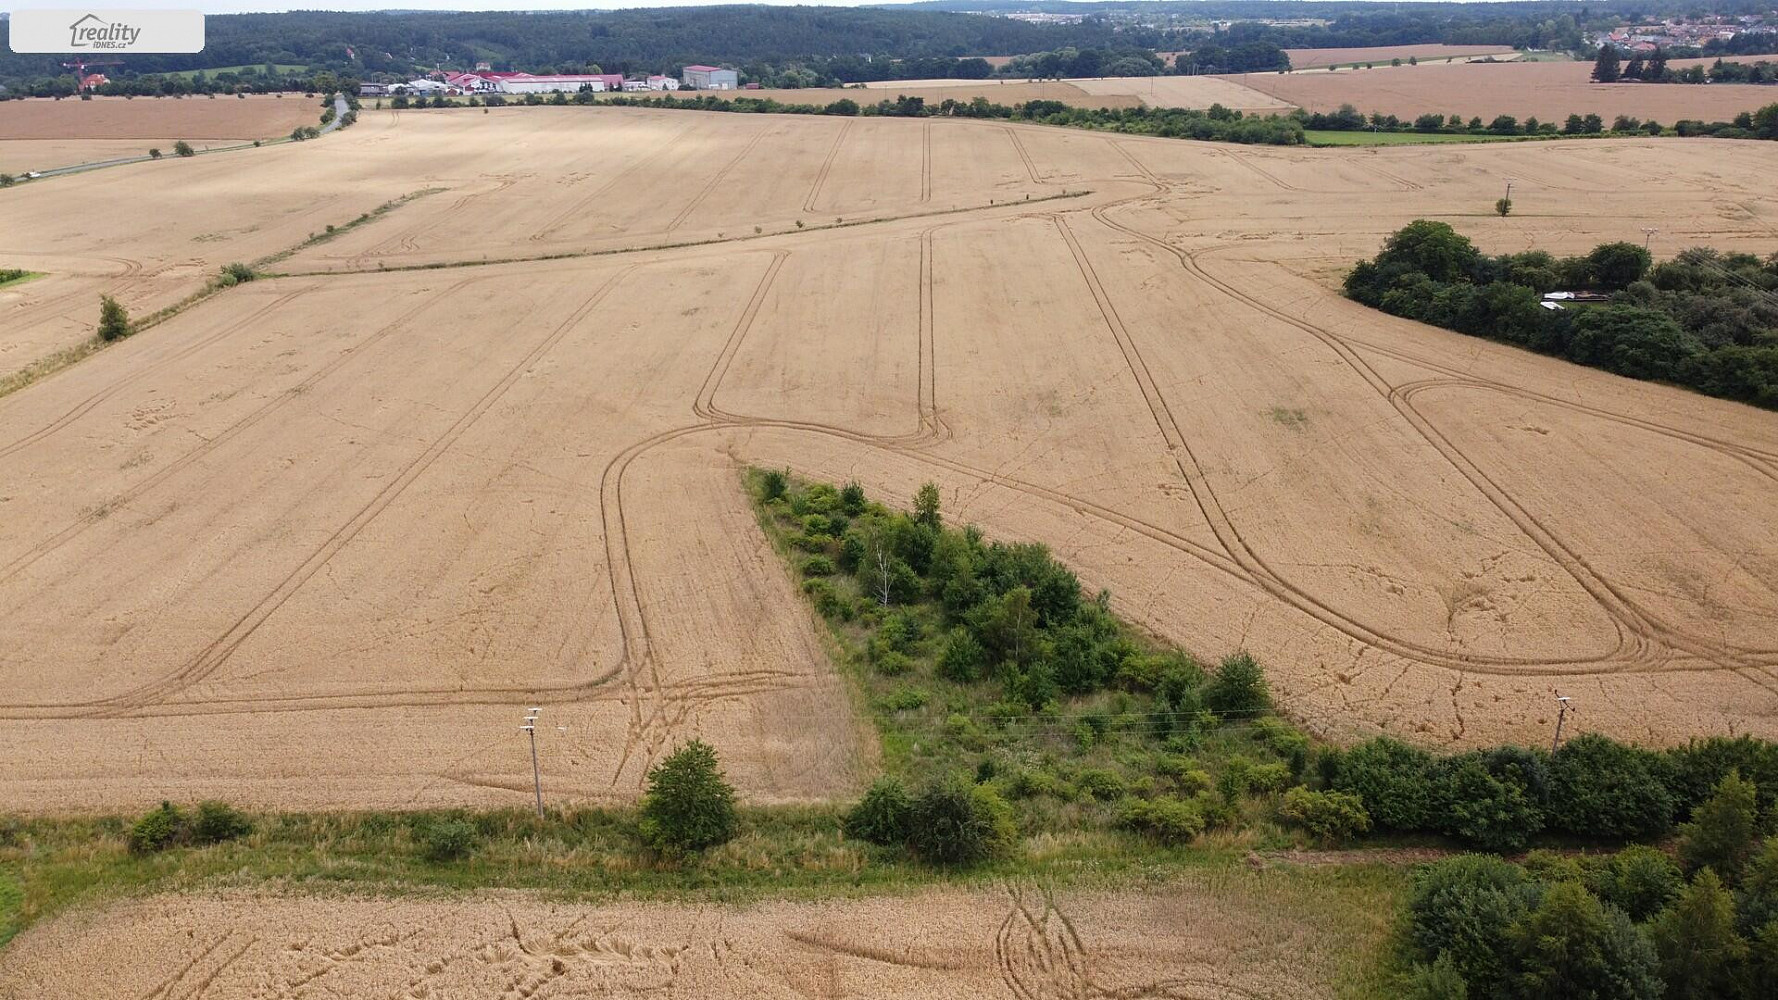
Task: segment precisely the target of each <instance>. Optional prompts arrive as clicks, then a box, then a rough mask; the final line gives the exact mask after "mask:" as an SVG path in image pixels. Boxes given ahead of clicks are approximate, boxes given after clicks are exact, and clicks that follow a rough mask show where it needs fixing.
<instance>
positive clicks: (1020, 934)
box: [0, 881, 1374, 1000]
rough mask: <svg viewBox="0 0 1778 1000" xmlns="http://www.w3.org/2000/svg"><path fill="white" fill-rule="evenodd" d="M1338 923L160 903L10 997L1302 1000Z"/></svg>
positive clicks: (1290, 916)
mask: <svg viewBox="0 0 1778 1000" xmlns="http://www.w3.org/2000/svg"><path fill="white" fill-rule="evenodd" d="M1326 909H1327V908H1326V907H1318V906H1315V905H1314V904H1312V903H1311V904H1310V905H1308V906H1305V905H1303V901H1302V900H1301V899H1300V898H1298V897H1296V896H1292V895H1289V894H1286V893H1284V892H1281V891H1279V889H1278V888H1276V887H1268V886H1265V885H1261V884H1258V883H1257V882H1254V881H1246V882H1242V881H1225V882H1222V883H1218V884H1216V885H1215V886H1214V887H1210V886H1204V885H1198V884H1195V883H1182V884H1179V885H1174V886H1169V887H1167V889H1166V891H1152V892H1137V891H1132V892H1125V893H1120V894H1109V893H1068V894H1064V895H1062V896H1059V897H1050V898H1046V897H1045V896H1044V895H1043V894H1041V893H1039V892H1037V891H1036V890H1032V889H1024V890H1018V891H1014V892H1008V891H975V892H963V891H937V892H925V893H921V894H917V895H912V896H908V897H904V898H878V899H858V900H836V901H833V902H828V903H767V904H761V905H756V906H746V907H721V906H691V905H674V904H634V903H632V904H613V905H605V906H588V905H547V904H544V903H539V902H536V901H533V900H531V899H529V898H527V897H525V896H522V895H519V894H516V893H513V894H503V895H493V896H484V897H482V898H479V899H471V900H466V901H465V900H457V901H451V902H425V901H411V900H410V901H355V900H337V901H335V900H326V899H315V898H309V899H301V898H290V899H280V898H276V897H269V898H268V897H255V896H224V897H197V898H179V897H157V898H152V899H148V900H144V901H141V902H132V903H122V904H116V905H114V906H112V907H110V908H108V909H105V910H101V911H97V912H89V913H84V914H78V915H72V916H67V917H62V918H60V919H57V920H54V921H51V922H49V923H46V924H44V925H42V926H40V927H38V928H35V929H33V930H31V931H29V932H27V933H26V934H25V935H23V936H22V937H20V938H19V939H18V940H17V941H16V942H14V943H13V944H12V945H11V946H10V947H9V948H8V949H7V951H6V952H5V953H4V960H3V961H0V996H8V997H12V996H18V997H26V996H29V997H32V998H34V1000H60V998H69V1000H73V998H81V1000H85V998H88V997H95V996H186V995H198V994H199V993H201V995H202V996H204V997H206V998H213V1000H245V998H248V997H268V998H296V997H309V998H316V1000H324V998H335V997H337V998H348V997H349V998H360V997H371V996H388V995H399V996H403V997H437V996H474V997H501V996H539V997H542V996H591V995H598V996H615V997H640V996H670V997H697V998H702V997H708V998H718V997H736V996H765V997H794V996H871V997H888V998H897V1000H900V998H906V1000H915V998H919V1000H926V998H949V997H956V998H976V997H988V996H1010V997H1015V998H1033V997H1092V998H1103V1000H1110V998H1113V997H1121V996H1137V995H1140V996H1152V997H1166V998H1179V1000H1249V998H1253V1000H1257V998H1261V997H1264V998H1267V1000H1310V998H1320V997H1331V996H1333V994H1334V990H1333V986H1332V979H1333V977H1334V971H1335V969H1336V968H1337V966H1338V965H1339V964H1340V963H1341V962H1342V960H1343V959H1344V958H1345V953H1346V952H1347V951H1348V950H1349V949H1351V948H1353V947H1355V946H1359V945H1366V944H1368V943H1369V942H1368V941H1365V940H1364V936H1365V935H1366V934H1367V933H1374V929H1360V928H1357V927H1353V926H1351V925H1350V924H1346V925H1343V926H1341V925H1336V922H1335V921H1334V920H1333V919H1331V918H1330V916H1329V915H1328V914H1327V913H1326V912H1324V911H1325V910H1326ZM1318 911H1321V912H1318ZM194 989H195V990H197V991H198V993H188V991H191V990H194Z"/></svg>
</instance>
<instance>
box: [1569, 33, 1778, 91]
mask: <svg viewBox="0 0 1778 1000" xmlns="http://www.w3.org/2000/svg"><path fill="white" fill-rule="evenodd" d="M1772 38H1773V39H1774V41H1775V42H1778V34H1774V35H1773V36H1772ZM1775 47H1778V46H1775ZM1668 58H1669V54H1668V53H1667V52H1666V51H1664V50H1662V49H1656V50H1655V51H1654V52H1652V53H1650V54H1648V55H1647V56H1642V55H1632V56H1631V57H1630V58H1629V59H1628V60H1625V59H1624V58H1623V54H1622V53H1620V52H1619V51H1618V50H1617V47H1616V46H1613V45H1605V46H1601V47H1600V49H1599V54H1598V55H1597V56H1596V57H1595V58H1594V60H1593V82H1594V83H1778V63H1771V62H1766V61H1763V60H1762V61H1760V62H1752V63H1732V62H1723V61H1722V60H1721V59H1718V60H1716V62H1715V63H1713V64H1712V65H1711V66H1710V68H1709V69H1708V70H1706V69H1705V68H1704V67H1702V66H1687V67H1686V68H1684V69H1681V70H1675V69H1673V68H1672V67H1670V66H1668V65H1667V60H1668Z"/></svg>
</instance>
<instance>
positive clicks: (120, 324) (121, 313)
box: [99, 295, 130, 341]
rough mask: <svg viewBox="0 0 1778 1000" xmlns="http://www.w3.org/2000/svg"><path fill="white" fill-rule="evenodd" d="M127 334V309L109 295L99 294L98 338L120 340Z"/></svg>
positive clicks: (128, 325)
mask: <svg viewBox="0 0 1778 1000" xmlns="http://www.w3.org/2000/svg"><path fill="white" fill-rule="evenodd" d="M129 335H130V313H129V310H127V309H125V308H124V307H123V303H121V302H119V301H117V300H116V299H114V298H112V297H111V296H109V295H101V296H99V339H101V340H108V341H109V340H122V339H123V338H125V337H127V336H129Z"/></svg>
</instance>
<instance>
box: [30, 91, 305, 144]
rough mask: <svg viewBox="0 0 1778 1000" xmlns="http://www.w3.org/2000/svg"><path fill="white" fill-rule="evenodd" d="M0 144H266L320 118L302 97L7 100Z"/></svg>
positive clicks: (296, 95) (292, 95) (295, 95)
mask: <svg viewBox="0 0 1778 1000" xmlns="http://www.w3.org/2000/svg"><path fill="white" fill-rule="evenodd" d="M5 112H6V113H5V114H0V139H156V138H159V137H160V136H166V135H170V136H173V137H175V138H179V139H188V140H197V139H266V138H271V137H274V136H280V135H289V134H290V130H291V129H293V128H295V127H297V126H298V125H313V124H315V123H316V121H317V120H319V119H320V117H321V102H320V100H319V99H318V98H308V97H304V96H302V95H301V94H286V95H283V96H281V97H280V96H276V95H255V96H250V97H216V98H208V97H182V98H172V97H136V98H128V97H95V98H93V99H92V100H90V101H75V100H64V101H58V100H53V99H51V98H47V97H45V98H32V99H30V100H24V101H7V102H6V105H5Z"/></svg>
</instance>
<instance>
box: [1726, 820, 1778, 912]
mask: <svg viewBox="0 0 1778 1000" xmlns="http://www.w3.org/2000/svg"><path fill="white" fill-rule="evenodd" d="M1735 909H1736V911H1737V912H1738V913H1739V914H1740V918H1741V928H1742V930H1743V931H1746V932H1748V933H1752V932H1753V931H1755V930H1757V929H1758V928H1760V927H1764V926H1765V925H1766V924H1768V923H1772V922H1775V921H1778V837H1767V838H1766V840H1765V842H1764V843H1762V844H1761V845H1760V849H1759V853H1758V854H1755V855H1754V856H1753V860H1751V861H1749V862H1747V868H1746V870H1745V871H1743V872H1742V873H1741V891H1740V894H1739V895H1738V896H1737V898H1736V900H1735Z"/></svg>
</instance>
